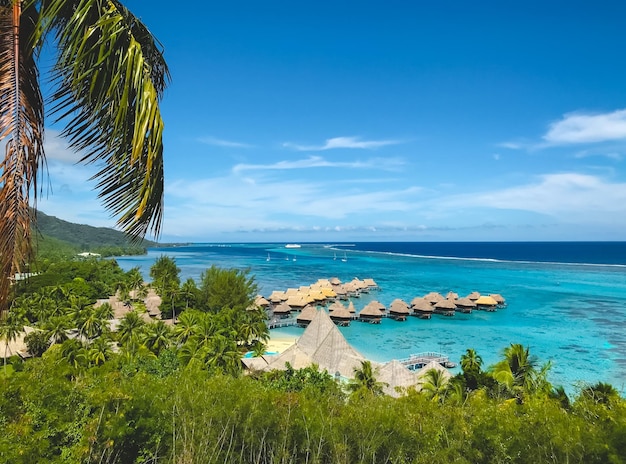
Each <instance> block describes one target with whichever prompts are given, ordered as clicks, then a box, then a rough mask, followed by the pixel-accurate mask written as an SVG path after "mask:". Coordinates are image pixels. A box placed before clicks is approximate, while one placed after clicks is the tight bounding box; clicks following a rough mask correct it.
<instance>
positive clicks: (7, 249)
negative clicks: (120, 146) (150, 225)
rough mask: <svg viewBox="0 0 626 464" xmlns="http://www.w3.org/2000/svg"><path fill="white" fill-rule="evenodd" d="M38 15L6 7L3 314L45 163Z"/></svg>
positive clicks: (0, 85) (1, 49) (1, 80)
mask: <svg viewBox="0 0 626 464" xmlns="http://www.w3.org/2000/svg"><path fill="white" fill-rule="evenodd" d="M36 17H37V12H36V10H35V9H34V8H32V7H26V8H25V9H24V11H22V9H21V2H12V3H10V4H8V5H7V4H6V3H5V2H3V5H2V6H0V141H2V142H3V143H4V144H5V156H4V159H3V160H2V162H1V163H0V268H1V269H0V276H1V277H2V278H1V279H0V314H1V313H2V312H4V311H5V310H6V301H7V298H8V294H9V290H10V281H9V279H8V277H9V276H12V275H13V274H14V273H15V272H19V271H20V269H21V268H22V266H23V264H24V263H25V262H26V261H27V260H28V258H29V256H30V252H31V247H30V244H31V241H30V239H31V227H30V224H31V211H30V210H29V203H30V195H31V193H32V194H33V198H34V199H33V202H34V203H36V198H37V171H38V169H39V167H40V166H43V165H44V163H45V159H44V152H43V102H42V98H41V93H40V91H39V82H38V77H39V72H38V70H37V66H36V65H35V61H34V59H33V53H32V50H33V47H32V43H31V42H30V40H29V38H30V36H31V32H32V29H33V24H34V22H35V20H36Z"/></svg>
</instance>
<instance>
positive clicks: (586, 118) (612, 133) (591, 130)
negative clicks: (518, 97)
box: [543, 109, 626, 145]
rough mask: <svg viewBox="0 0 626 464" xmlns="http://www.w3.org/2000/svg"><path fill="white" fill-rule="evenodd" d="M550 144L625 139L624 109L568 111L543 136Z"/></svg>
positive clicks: (625, 121)
mask: <svg viewBox="0 0 626 464" xmlns="http://www.w3.org/2000/svg"><path fill="white" fill-rule="evenodd" d="M543 139H544V140H545V141H546V142H547V143H548V144H550V145H564V144H575V143H595V142H605V141H609V140H619V139H626V109H624V110H617V111H613V112H611V113H603V114H584V113H569V114H566V115H565V116H564V117H563V119H561V120H560V121H557V122H554V123H552V124H551V125H550V128H549V130H548V132H547V134H545V135H544V136H543Z"/></svg>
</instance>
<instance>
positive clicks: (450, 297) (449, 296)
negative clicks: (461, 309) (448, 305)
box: [446, 292, 459, 300]
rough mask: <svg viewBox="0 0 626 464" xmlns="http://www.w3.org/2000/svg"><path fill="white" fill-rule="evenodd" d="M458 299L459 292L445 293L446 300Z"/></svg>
mask: <svg viewBox="0 0 626 464" xmlns="http://www.w3.org/2000/svg"><path fill="white" fill-rule="evenodd" d="M458 299H459V294H458V293H456V292H448V294H447V295H446V300H458Z"/></svg>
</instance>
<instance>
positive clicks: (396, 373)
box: [376, 359, 418, 398]
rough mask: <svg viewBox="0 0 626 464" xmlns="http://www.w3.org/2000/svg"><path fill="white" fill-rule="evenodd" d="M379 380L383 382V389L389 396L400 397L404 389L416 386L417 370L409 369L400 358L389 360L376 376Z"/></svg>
mask: <svg viewBox="0 0 626 464" xmlns="http://www.w3.org/2000/svg"><path fill="white" fill-rule="evenodd" d="M376 380H377V381H378V382H383V383H384V384H385V385H384V386H383V391H384V392H385V394H387V395H389V396H393V397H394V398H398V397H399V396H402V393H403V390H406V389H408V388H410V387H414V386H416V385H417V383H418V378H417V375H415V372H413V371H411V370H409V369H408V368H407V367H406V366H405V365H404V364H402V363H401V362H400V361H398V360H395V359H394V360H393V361H389V362H388V363H387V364H385V365H384V366H383V367H381V368H380V369H379V371H378V375H377V376H376Z"/></svg>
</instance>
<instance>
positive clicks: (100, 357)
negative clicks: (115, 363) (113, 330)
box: [87, 337, 113, 366]
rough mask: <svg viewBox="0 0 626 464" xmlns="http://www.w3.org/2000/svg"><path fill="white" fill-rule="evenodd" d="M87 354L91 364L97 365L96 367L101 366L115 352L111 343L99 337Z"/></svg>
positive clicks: (90, 346)
mask: <svg viewBox="0 0 626 464" xmlns="http://www.w3.org/2000/svg"><path fill="white" fill-rule="evenodd" d="M87 354H88V357H89V362H91V363H93V364H95V365H96V366H100V365H101V364H104V362H105V361H106V360H107V359H109V358H110V357H111V355H112V354H113V350H112V349H111V345H110V344H109V341H108V340H107V339H106V338H105V337H99V338H97V339H96V340H94V341H93V343H92V344H91V345H89V350H88V353H87Z"/></svg>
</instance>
